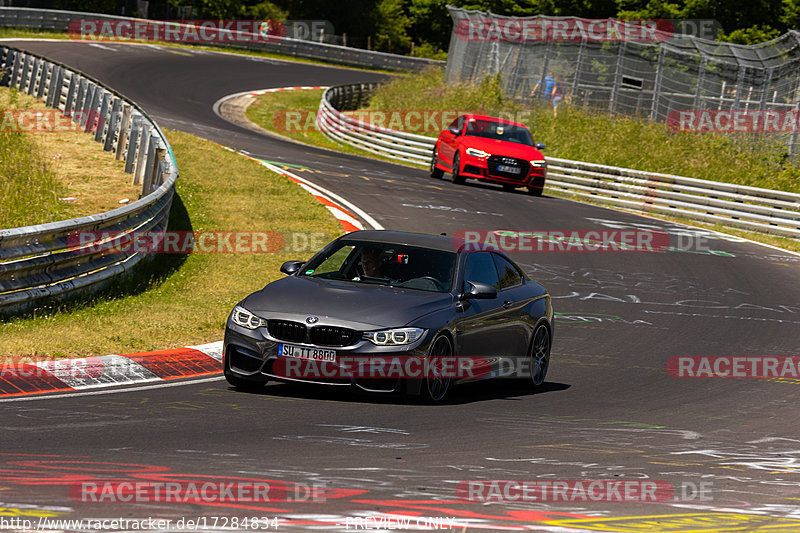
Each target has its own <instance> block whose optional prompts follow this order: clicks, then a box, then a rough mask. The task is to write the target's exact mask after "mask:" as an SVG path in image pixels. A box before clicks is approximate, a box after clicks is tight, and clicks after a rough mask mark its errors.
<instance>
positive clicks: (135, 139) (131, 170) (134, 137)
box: [125, 114, 142, 185]
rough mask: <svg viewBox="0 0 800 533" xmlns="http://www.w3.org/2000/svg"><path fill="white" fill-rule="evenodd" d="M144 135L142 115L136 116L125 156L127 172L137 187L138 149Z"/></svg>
mask: <svg viewBox="0 0 800 533" xmlns="http://www.w3.org/2000/svg"><path fill="white" fill-rule="evenodd" d="M141 134H142V115H139V114H136V115H134V117H133V125H132V126H131V132H130V135H129V139H128V149H127V155H126V156H125V172H127V173H128V174H133V184H134V185H136V184H137V183H138V181H136V161H137V159H138V158H137V157H136V148H137V146H138V145H139V137H140V136H141Z"/></svg>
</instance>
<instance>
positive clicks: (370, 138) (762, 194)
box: [317, 84, 800, 238]
mask: <svg viewBox="0 0 800 533" xmlns="http://www.w3.org/2000/svg"><path fill="white" fill-rule="evenodd" d="M375 86H376V84H351V85H338V86H335V87H331V88H329V89H327V90H326V91H325V92H324V93H323V95H322V99H321V100H320V104H319V112H318V113H317V127H318V128H319V129H320V131H322V132H323V133H324V134H326V135H327V136H329V137H330V138H332V139H333V140H335V141H338V142H341V143H345V144H349V145H352V146H355V147H357V148H361V149H364V150H367V151H369V152H372V153H375V154H379V155H381V156H383V157H388V158H391V159H397V160H401V161H407V162H412V163H416V164H420V165H430V162H431V155H432V152H433V147H434V144H435V142H436V140H435V139H434V138H432V137H426V136H423V135H415V134H411V133H404V132H399V131H395V130H389V129H386V128H381V127H377V126H374V125H372V124H367V123H363V122H360V121H358V120H356V119H354V118H352V117H349V116H347V115H345V114H343V113H342V111H346V110H352V109H356V108H357V107H358V106H360V105H361V104H362V103H366V101H367V99H368V97H369V92H370V91H371V90H372V89H374V87H375ZM546 159H547V163H548V173H547V182H546V184H545V186H546V187H547V188H548V189H551V190H552V189H555V190H560V191H563V192H566V193H570V194H574V195H577V196H578V197H582V198H586V199H591V200H593V201H596V202H601V203H604V204H608V205H611V206H616V207H624V208H627V209H634V210H637V211H642V212H646V213H660V214H666V215H672V216H677V217H685V218H689V219H692V220H699V221H703V222H708V223H713V224H722V225H725V226H731V227H736V228H742V229H746V230H750V231H757V232H761V233H769V234H774V235H781V236H785V237H794V238H800V194H796V193H790V192H782V191H773V190H770V189H760V188H757V187H746V186H743V185H734V184H729V183H722V182H716V181H707V180H700V179H695V178H686V177H682V176H673V175H670V174H659V173H655V172H645V171H641V170H632V169H627V168H619V167H612V166H606V165H597V164H594V163H584V162H582V161H571V160H568V159H559V158H555V157H547V158H546Z"/></svg>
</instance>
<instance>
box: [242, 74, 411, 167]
mask: <svg viewBox="0 0 800 533" xmlns="http://www.w3.org/2000/svg"><path fill="white" fill-rule="evenodd" d="M323 92H324V91H323V90H321V89H299V90H296V91H283V92H277V93H267V94H264V95H260V96H258V98H257V99H256V101H255V103H253V104H251V105H250V106H249V107H248V108H247V112H246V116H247V118H248V119H249V120H250V121H251V122H253V123H255V124H257V125H259V126H261V127H262V128H264V129H265V130H268V131H271V132H273V133H277V134H278V135H282V136H284V137H288V138H290V139H293V140H295V141H300V142H303V143H307V144H312V145H314V146H321V147H323V148H328V149H330V150H336V151H337V152H344V153H347V154H355V155H363V154H365V153H366V154H370V157H372V158H374V159H379V160H382V161H389V162H393V163H397V160H396V159H391V158H389V157H382V156H380V155H377V154H373V153H371V152H367V151H365V150H361V149H359V148H355V147H354V146H350V145H349V144H339V143H337V142H335V141H332V140H331V139H330V138H328V137H327V136H325V135H324V134H322V133H321V132H320V131H319V130H318V129H317V127H316V125H314V120H315V118H316V113H317V109H318V108H319V101H320V98H322V93H323ZM296 111H301V112H302V115H300V116H299V119H296V118H294V117H292V116H291V115H290V120H289V123H288V125H287V121H286V118H285V117H286V116H287V115H286V113H287V112H290V113H291V112H296ZM295 124H297V125H298V126H300V127H299V128H298V127H295Z"/></svg>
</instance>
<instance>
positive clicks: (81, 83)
mask: <svg viewBox="0 0 800 533" xmlns="http://www.w3.org/2000/svg"><path fill="white" fill-rule="evenodd" d="M76 77H77V78H78V80H77V84H78V92H77V95H76V96H75V104H74V107H73V108H72V110H73V111H83V101H84V100H85V99H86V89H87V88H88V85H89V82H88V81H87V80H86V78H84V77H83V76H77V75H75V74H73V75H72V78H73V79H75V78H76ZM81 114H82V113H78V114H75V113H72V121H73V122H78V121H79V120H80V119H81Z"/></svg>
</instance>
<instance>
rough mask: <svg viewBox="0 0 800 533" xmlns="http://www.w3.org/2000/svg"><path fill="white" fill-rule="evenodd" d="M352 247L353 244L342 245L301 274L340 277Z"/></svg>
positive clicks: (342, 274)
mask: <svg viewBox="0 0 800 533" xmlns="http://www.w3.org/2000/svg"><path fill="white" fill-rule="evenodd" d="M354 248H355V246H342V247H341V248H338V249H336V250H335V251H333V253H331V254H330V255H329V256H328V257H326V258H324V259H323V260H322V262H320V263H319V264H318V265H317V266H316V268H311V269H308V270H306V271H304V273H303V274H304V275H305V276H320V277H324V278H336V277H339V278H342V277H343V276H344V273H343V272H342V268H343V267H344V266H345V265H346V264H347V259H348V258H349V257H350V255H351V254H352V252H353V249H354ZM306 268H308V267H306Z"/></svg>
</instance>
